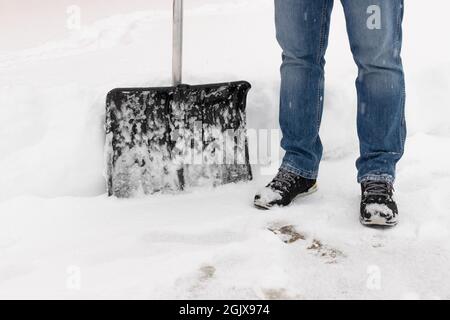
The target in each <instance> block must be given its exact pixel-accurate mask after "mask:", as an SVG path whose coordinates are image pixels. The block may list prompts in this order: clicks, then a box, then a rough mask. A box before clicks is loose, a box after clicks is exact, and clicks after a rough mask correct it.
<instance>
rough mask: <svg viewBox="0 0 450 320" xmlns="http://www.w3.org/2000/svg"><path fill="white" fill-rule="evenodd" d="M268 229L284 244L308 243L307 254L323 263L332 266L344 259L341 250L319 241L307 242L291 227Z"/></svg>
mask: <svg viewBox="0 0 450 320" xmlns="http://www.w3.org/2000/svg"><path fill="white" fill-rule="evenodd" d="M268 229H269V231H271V232H272V233H274V234H275V235H276V236H278V237H279V238H280V240H281V241H283V242H284V243H286V244H292V243H295V242H298V241H306V242H309V245H308V246H307V248H306V249H307V250H308V251H309V252H312V253H314V254H315V255H317V256H319V257H321V258H323V259H326V262H325V263H328V264H334V263H337V262H338V259H339V258H341V257H345V254H344V253H343V252H342V251H341V250H338V249H335V248H332V247H330V246H328V245H325V244H323V243H322V242H321V241H320V240H317V239H312V240H311V241H309V240H308V239H307V236H306V235H305V234H304V233H302V232H300V231H298V230H297V229H296V228H295V226H293V225H284V226H280V225H273V226H270V227H269V228H268Z"/></svg>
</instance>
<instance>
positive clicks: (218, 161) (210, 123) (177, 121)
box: [105, 81, 252, 198]
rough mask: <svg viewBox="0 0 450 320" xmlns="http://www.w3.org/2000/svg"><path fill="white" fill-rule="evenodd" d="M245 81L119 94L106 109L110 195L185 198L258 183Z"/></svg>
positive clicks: (115, 92) (110, 96) (112, 94)
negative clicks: (191, 192)
mask: <svg viewBox="0 0 450 320" xmlns="http://www.w3.org/2000/svg"><path fill="white" fill-rule="evenodd" d="M249 90H250V84H249V83H248V82H245V81H240V82H231V83H223V84H211V85H200V86H187V85H180V86H177V87H164V88H130V89H114V90H112V91H111V92H110V93H109V94H108V96H107V103H106V148H105V155H106V162H107V163H106V179H107V188H108V194H109V195H110V196H116V197H119V198H129V197H135V196H142V195H149V194H154V193H157V192H177V191H181V190H183V189H185V188H189V187H196V186H218V185H222V184H227V183H232V182H239V181H248V180H251V179H252V173H251V167H250V163H249V153H248V141H247V136H246V113H245V108H246V99H247V93H248V91H249Z"/></svg>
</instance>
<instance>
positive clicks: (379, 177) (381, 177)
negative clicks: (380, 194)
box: [358, 174, 395, 184]
mask: <svg viewBox="0 0 450 320" xmlns="http://www.w3.org/2000/svg"><path fill="white" fill-rule="evenodd" d="M369 180H370V181H382V182H389V183H390V184H394V182H395V178H394V177H393V176H391V175H390V174H366V175H364V176H362V177H358V183H360V184H361V183H363V182H366V181H369Z"/></svg>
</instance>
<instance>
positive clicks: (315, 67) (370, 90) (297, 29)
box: [275, 0, 406, 182]
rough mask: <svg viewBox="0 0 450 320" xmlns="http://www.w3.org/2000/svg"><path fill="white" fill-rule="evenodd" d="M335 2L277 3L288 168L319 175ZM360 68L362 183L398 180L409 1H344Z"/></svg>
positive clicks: (403, 126) (277, 0) (302, 0)
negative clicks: (403, 54)
mask: <svg viewBox="0 0 450 320" xmlns="http://www.w3.org/2000/svg"><path fill="white" fill-rule="evenodd" d="M333 2H334V1H333V0H275V20H276V29H277V39H278V42H279V44H280V46H281V48H282V49H283V63H282V66H281V95H280V96H281V99H280V125H281V130H282V134H283V139H282V142H281V146H282V148H283V149H284V150H285V151H286V155H285V157H284V159H283V163H282V168H284V169H286V170H288V171H291V172H293V173H296V174H298V175H300V176H303V177H305V178H308V179H316V178H317V175H318V171H319V163H320V161H321V158H322V152H323V147H322V143H321V139H320V136H319V128H320V124H321V118H322V111H323V103H324V66H325V58H324V56H325V51H326V48H327V43H328V34H329V28H330V16H331V11H332V8H333ZM341 2H342V5H343V7H344V12H345V17H346V21H347V33H348V37H349V40H350V47H351V51H352V53H353V57H354V60H355V62H356V65H357V66H358V69H359V73H358V77H357V80H356V89H357V96H358V116H357V128H358V136H359V141H360V157H359V159H358V160H357V162H356V166H357V169H358V182H362V181H364V180H368V179H371V180H379V181H380V180H381V181H389V182H394V179H395V168H396V164H397V162H398V161H399V160H400V158H401V157H402V155H403V151H404V145H405V137H406V124H405V114H404V109H405V81H404V74H403V67H402V60H401V56H400V53H401V45H402V20H403V6H404V4H403V0H341Z"/></svg>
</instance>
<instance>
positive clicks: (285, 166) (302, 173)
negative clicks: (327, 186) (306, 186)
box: [281, 162, 318, 180]
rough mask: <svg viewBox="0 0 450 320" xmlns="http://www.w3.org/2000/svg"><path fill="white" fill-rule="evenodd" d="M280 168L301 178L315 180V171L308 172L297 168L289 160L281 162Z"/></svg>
mask: <svg viewBox="0 0 450 320" xmlns="http://www.w3.org/2000/svg"><path fill="white" fill-rule="evenodd" d="M281 169H283V170H286V171H288V172H290V173H293V174H296V175H298V176H300V177H302V178H305V179H309V180H317V176H318V174H317V173H313V172H309V171H306V170H302V169H298V168H296V167H294V166H293V165H292V164H290V163H289V162H283V163H282V165H281Z"/></svg>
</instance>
